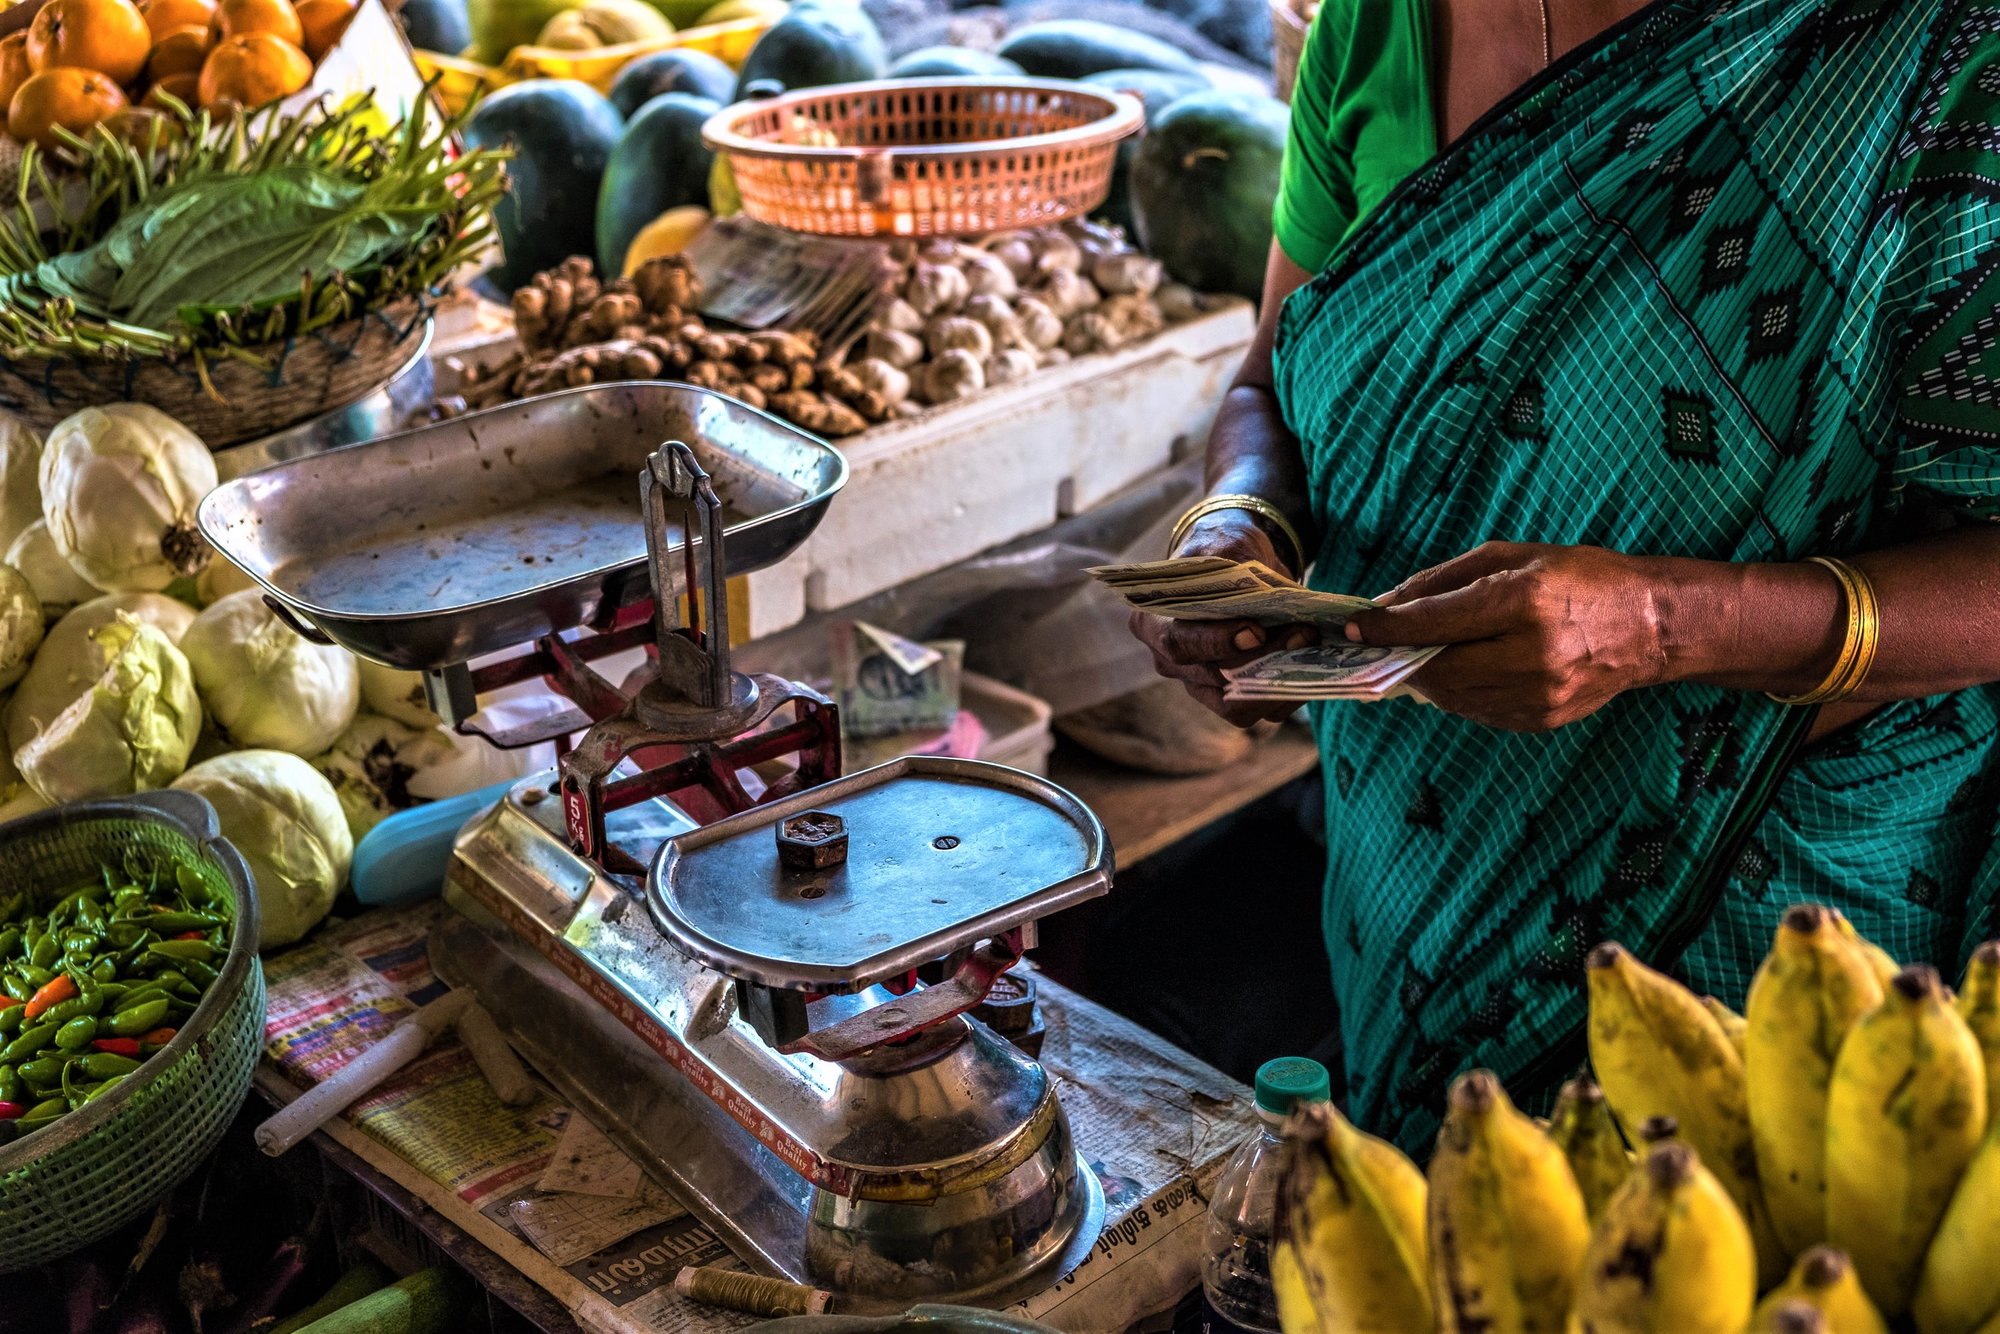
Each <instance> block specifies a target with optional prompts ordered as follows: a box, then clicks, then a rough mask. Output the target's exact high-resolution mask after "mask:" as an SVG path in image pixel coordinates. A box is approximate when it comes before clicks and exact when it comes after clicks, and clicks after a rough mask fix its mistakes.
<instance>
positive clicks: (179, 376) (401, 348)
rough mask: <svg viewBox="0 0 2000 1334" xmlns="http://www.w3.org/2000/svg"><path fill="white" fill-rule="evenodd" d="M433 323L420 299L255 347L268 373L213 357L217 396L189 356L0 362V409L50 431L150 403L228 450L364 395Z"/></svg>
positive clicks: (210, 371)
mask: <svg viewBox="0 0 2000 1334" xmlns="http://www.w3.org/2000/svg"><path fill="white" fill-rule="evenodd" d="M428 320H429V314H428V312H427V311H426V310H425V309H424V307H423V306H422V305H420V304H419V303H418V302H416V301H414V300H409V301H402V302H398V303H397V304H396V305H393V306H390V307H388V308H387V309H385V310H381V311H376V312H372V313H370V314H367V315H363V316H361V317H360V318H359V319H353V320H348V321H346V322H345V323H342V324H335V325H330V326H328V327H327V328H325V329H321V330H318V331H317V332H315V333H312V334H308V335H306V336H305V337H302V338H296V339H292V340H290V341H289V342H286V343H272V344H268V345H266V346H264V347H258V348H251V349H249V350H250V352H251V353H252V354H253V355H255V356H256V357H257V358H258V359H259V360H261V361H266V362H269V363H270V364H271V366H272V369H271V370H269V371H263V370H259V369H258V368H256V367H255V366H249V365H246V364H244V363H243V362H241V361H237V360H235V359H233V358H229V357H220V356H212V357H210V358H209V359H208V379H209V384H211V385H213V386H214V388H215V392H214V393H213V394H211V393H210V392H209V391H208V388H207V387H206V386H204V385H203V384H202V380H201V375H200V374H199V373H198V372H197V370H196V369H195V364H194V362H193V360H192V359H189V358H180V359H177V360H173V361H167V360H163V359H161V358H157V357H139V358H132V359H129V360H125V361H81V360H75V359H71V358H56V359H52V360H43V359H37V360H24V361H8V360H6V359H4V358H0V408H6V409H8V410H10V411H12V412H15V413H17V414H19V415H20V416H21V417H23V418H25V419H26V420H27V421H28V423H29V424H30V425H32V426H34V427H35V428H36V429H37V430H40V431H44V432H46V431H47V430H48V429H49V428H50V427H52V426H54V425H55V424H56V423H57V422H59V421H61V420H62V419H63V418H65V417H67V416H69V415H70V414H72V413H74V412H77V411H79V410H81V409H83V408H92V407H101V406H103V405H104V404H106V403H121V402H137V403H150V404H151V405H153V406H154V407H156V408H158V409H160V411H162V412H164V413H166V414H167V415H168V416H170V417H172V418H174V419H175V420H177V421H179V422H180V423H181V424H182V425H184V426H186V427H187V428H188V429H189V430H191V431H193V432H194V433H195V434H196V435H198V436H200V437H201V438H202V439H203V440H204V441H205V442H207V444H208V446H209V448H211V449H226V448H228V447H229V446H230V445H236V444H241V443H243V442H244V441H246V440H257V439H261V438H262V437H264V436H267V435H271V434H273V433H274V432H277V431H282V430H284V429H285V428H286V427H288V426H292V425H295V424H297V423H299V422H302V421H305V420H307V419H309V418H312V417H317V416H319V415H320V414H321V413H324V412H327V411H330V410H332V409H334V408H338V407H341V406H343V405H345V404H348V403H352V402H353V401H354V400H355V399H357V398H361V397H364V396H365V395H367V394H368V393H369V392H370V391H371V390H373V389H375V388H376V387H377V386H378V385H380V384H382V383H383V382H385V381H386V380H388V379H389V377H391V376H392V375H394V374H395V373H396V372H397V371H399V370H401V369H402V368H403V366H404V364H405V363H407V362H408V361H409V359H410V356H411V354H412V353H413V352H414V351H415V349H416V347H417V344H418V343H419V342H421V341H422V339H423V335H424V329H425V326H426V324H427V323H428ZM218 395H219V397H218Z"/></svg>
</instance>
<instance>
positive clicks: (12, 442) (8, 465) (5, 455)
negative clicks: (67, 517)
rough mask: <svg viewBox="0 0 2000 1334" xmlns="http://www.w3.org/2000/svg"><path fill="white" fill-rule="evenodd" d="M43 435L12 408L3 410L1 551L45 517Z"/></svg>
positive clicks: (0, 418)
mask: <svg viewBox="0 0 2000 1334" xmlns="http://www.w3.org/2000/svg"><path fill="white" fill-rule="evenodd" d="M41 462H42V438H41V437H40V436H39V435H36V434H35V428H34V427H32V426H30V425H28V423H26V422H24V421H22V420H21V419H20V418H19V417H16V416H15V415H14V414H13V413H11V412H0V551H5V550H6V549H7V548H8V547H10V546H12V545H14V539H15V538H17V537H19V536H20V535H21V530H22V529H23V528H26V527H27V526H28V525H29V524H31V523H33V522H35V521H36V520H37V519H39V518H41V517H42V484H41V483H40V482H39V481H37V480H36V477H35V473H36V471H37V469H39V468H40V467H41Z"/></svg>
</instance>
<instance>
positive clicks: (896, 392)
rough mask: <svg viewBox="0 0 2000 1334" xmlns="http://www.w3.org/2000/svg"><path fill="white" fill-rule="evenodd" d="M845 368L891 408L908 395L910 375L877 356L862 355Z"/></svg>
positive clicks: (862, 385) (863, 386)
mask: <svg viewBox="0 0 2000 1334" xmlns="http://www.w3.org/2000/svg"><path fill="white" fill-rule="evenodd" d="M847 369H848V373H849V374H850V375H852V376H853V377H854V378H855V380H856V381H857V382H858V383H859V384H860V385H861V387H862V388H863V389H865V390H868V391H869V392H871V393H876V394H880V395H881V396H882V401H883V402H884V403H887V404H888V405H889V406H890V407H892V408H893V407H895V406H896V405H897V404H899V403H901V402H903V400H905V399H907V398H908V397H909V396H910V377H909V376H908V375H906V374H904V373H903V372H902V371H901V370H899V369H897V368H896V367H895V366H892V365H890V364H889V363H888V362H886V361H883V360H881V359H880V358H879V357H864V358H862V359H861V360H860V361H857V362H855V363H854V364H853V365H852V366H850V367H848V368H847Z"/></svg>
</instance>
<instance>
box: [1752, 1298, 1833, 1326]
mask: <svg viewBox="0 0 2000 1334" xmlns="http://www.w3.org/2000/svg"><path fill="white" fill-rule="evenodd" d="M1750 1330H1751V1334H1834V1330H1833V1326H1832V1325H1831V1324H1830V1323H1828V1321H1827V1318H1826V1315H1825V1314H1824V1313H1823V1312H1822V1311H1820V1309H1819V1308H1818V1307H1816V1306H1814V1305H1813V1304H1812V1303H1811V1302H1801V1301H1791V1300H1787V1301H1781V1302H1774V1303H1770V1304H1768V1305H1767V1306H1760V1307H1758V1308H1757V1314H1756V1316H1755V1317H1754V1318H1753V1319H1752V1320H1751V1321H1750Z"/></svg>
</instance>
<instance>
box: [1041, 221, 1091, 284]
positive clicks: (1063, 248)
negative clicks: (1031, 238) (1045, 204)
mask: <svg viewBox="0 0 2000 1334" xmlns="http://www.w3.org/2000/svg"><path fill="white" fill-rule="evenodd" d="M1082 267H1083V251H1081V250H1079V249H1077V245H1076V242H1075V241H1072V240H1071V239H1070V238H1069V237H1068V236H1066V235H1065V234H1063V233H1062V232H1059V231H1046V232H1042V233H1039V234H1038V235H1037V236H1036V237H1035V269H1036V271H1037V272H1039V273H1044V274H1049V273H1061V272H1069V273H1075V272H1076V271H1077V270H1078V269H1080V268H1082Z"/></svg>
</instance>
